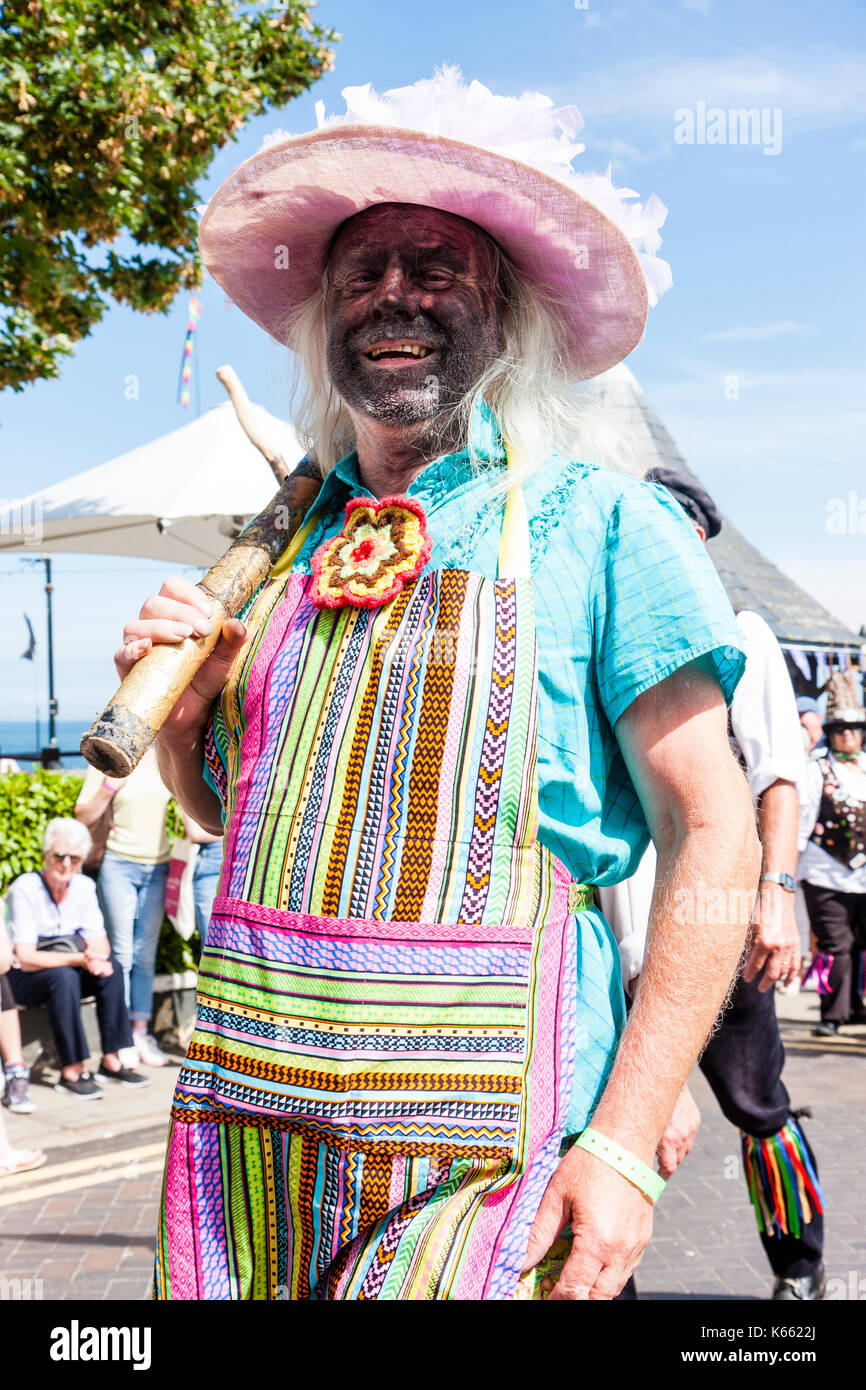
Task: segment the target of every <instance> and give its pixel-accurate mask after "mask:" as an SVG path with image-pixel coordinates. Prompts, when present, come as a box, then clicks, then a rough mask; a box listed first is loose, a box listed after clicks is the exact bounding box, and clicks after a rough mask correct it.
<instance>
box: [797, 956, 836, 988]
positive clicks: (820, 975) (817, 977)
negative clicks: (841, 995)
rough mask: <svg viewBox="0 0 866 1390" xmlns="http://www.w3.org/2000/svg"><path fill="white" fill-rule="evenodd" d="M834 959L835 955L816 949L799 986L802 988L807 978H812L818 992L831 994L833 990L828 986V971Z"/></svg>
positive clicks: (831, 967)
mask: <svg viewBox="0 0 866 1390" xmlns="http://www.w3.org/2000/svg"><path fill="white" fill-rule="evenodd" d="M835 959H836V957H835V956H832V955H830V954H829V952H827V951H818V952H817V953H816V955H815V956H814V958H813V960H812V963H811V965H810V966H809V969H808V970H807V971H806V973H805V975H804V976H803V981H802V984H801V986H800V988H801V989H802V987H803V985H805V983H806V981H807V980H812V979H814V981H815V987H816V989H817V991H818V993H819V994H832V993H833V991H832V990H831V988H830V971H831V970H832V969H833V961H834V960H835Z"/></svg>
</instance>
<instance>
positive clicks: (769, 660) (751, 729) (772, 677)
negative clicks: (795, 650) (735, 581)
mask: <svg viewBox="0 0 866 1390" xmlns="http://www.w3.org/2000/svg"><path fill="white" fill-rule="evenodd" d="M737 626H738V627H739V629H740V632H741V634H742V637H743V646H744V648H745V652H746V669H745V671H744V672H743V675H742V677H741V679H740V683H739V685H738V686H737V688H736V690H735V691H734V698H733V701H732V703H731V726H732V728H733V731H734V735H735V737H736V740H737V742H738V744H739V745H740V748H741V749H742V753H743V758H744V759H745V763H746V772H747V776H748V779H749V789H750V791H751V793H752V795H753V796H755V797H758V796H760V795H761V793H762V792H765V791H766V790H767V788H768V787H769V786H772V784H773V782H776V781H780V780H781V781H785V782H794V783H797V782H798V781H799V780H800V778H801V776H802V773H803V769H804V765H805V753H804V749H803V734H802V731H801V729H800V716H799V715H798V713H797V701H796V698H795V696H794V687H793V686H792V685H791V677H790V676H789V675H788V668H787V667H786V665H785V658H784V656H783V655H782V649H781V647H780V646H779V643H778V642H777V641H776V638H775V636H774V635H773V632H772V630H771V629H770V628H769V627H768V625H767V624H766V623H765V622H764V619H763V618H760V617H759V616H758V614H757V613H750V612H748V611H746V612H743V613H738V614H737Z"/></svg>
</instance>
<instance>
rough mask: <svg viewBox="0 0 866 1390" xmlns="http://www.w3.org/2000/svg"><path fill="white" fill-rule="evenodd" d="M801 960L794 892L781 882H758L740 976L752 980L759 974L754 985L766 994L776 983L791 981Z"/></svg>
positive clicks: (798, 969) (786, 983) (788, 982)
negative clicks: (789, 890)
mask: <svg viewBox="0 0 866 1390" xmlns="http://www.w3.org/2000/svg"><path fill="white" fill-rule="evenodd" d="M801 960H802V950H801V947H800V933H799V931H798V929H797V919H796V918H795V916H794V894H793V893H788V892H786V891H785V889H784V888H783V887H782V886H781V884H778V883H762V884H761V885H760V889H759V892H758V899H757V902H756V904H755V915H754V918H753V922H752V934H751V938H750V946H749V952H748V955H747V956H746V964H745V968H744V970H743V979H744V980H754V979H755V978H756V977H757V976H758V975H761V979H760V981H759V983H758V989H759V990H760V991H761V993H762V994H766V992H767V990H769V989H772V988H773V986H774V985H775V984H776V983H779V984H783V985H789V984H791V982H792V981H793V980H794V979H795V978H796V976H797V975H798V974H799V972H800V964H801ZM761 971H763V974H761Z"/></svg>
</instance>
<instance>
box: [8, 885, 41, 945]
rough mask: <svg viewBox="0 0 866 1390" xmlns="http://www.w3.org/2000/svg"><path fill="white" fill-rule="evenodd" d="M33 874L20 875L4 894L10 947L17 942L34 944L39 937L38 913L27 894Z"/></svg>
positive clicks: (31, 898)
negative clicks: (10, 941)
mask: <svg viewBox="0 0 866 1390" xmlns="http://www.w3.org/2000/svg"><path fill="white" fill-rule="evenodd" d="M35 877H36V875H35V874H22V876H21V878H16V880H15V882H14V883H12V884H10V886H9V890H8V892H7V894H6V913H7V917H8V921H9V935H10V937H11V938H12V945H13V946H17V945H18V943H19V942H21V941H23V942H25V943H27V942H32V943H33V945H35V944H36V940H37V938H38V936H39V913H38V910H37V907H36V903H35V902H34V899H33V895H32V893H30V892H28V889H29V887H30V883H31V881H32V880H33V879H34V878H35Z"/></svg>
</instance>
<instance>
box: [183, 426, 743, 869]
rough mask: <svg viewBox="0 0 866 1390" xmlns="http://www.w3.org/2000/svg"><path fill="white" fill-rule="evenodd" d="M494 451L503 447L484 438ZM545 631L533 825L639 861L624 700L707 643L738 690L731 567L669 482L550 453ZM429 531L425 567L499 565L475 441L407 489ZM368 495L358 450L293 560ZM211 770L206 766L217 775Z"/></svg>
mask: <svg viewBox="0 0 866 1390" xmlns="http://www.w3.org/2000/svg"><path fill="white" fill-rule="evenodd" d="M489 457H490V460H491V466H492V467H494V468H501V467H502V466H503V464H504V455H501V454H499V453H497V451H496V448H495V446H493V447H492V448H491V449H490V450H489ZM523 491H524V497H525V500H526V508H527V512H528V515H529V532H530V553H531V561H532V574H533V591H534V601H535V620H536V629H537V637H538V673H539V674H538V716H539V733H538V780H539V839H540V840H541V842H542V843H543V844H545V845H547V846H548V848H549V849H550V850H552V852H553V853H554V854H555V855H556V856H557V857H558V858H559V859H560V860H561V861H562V862H563V864H564V865H565V866H566V868H567V869H568V870H569V872H570V873H571V874H572V876H573V877H574V878H576V879H578V880H579V881H580V882H582V883H597V884H612V883H618V882H619V881H620V879H623V878H627V877H628V876H629V875H630V874H631V873H632V872H633V871H634V869H635V868H636V867H637V864H638V862H639V860H640V858H641V856H642V854H643V852H644V850H645V849H646V846H647V844H648V841H649V832H648V830H647V825H646V819H645V816H644V813H643V809H642V807H641V804H640V801H639V800H638V797H637V793H636V791H635V788H634V785H633V783H632V780H631V778H630V776H629V774H628V771H627V769H626V766H625V762H624V761H623V757H622V754H621V752H620V748H619V744H618V743H617V740H616V736H615V732H614V730H615V726H616V722H617V720H618V719H619V717H620V715H621V714H622V713H623V710H625V709H627V708H628V706H629V705H630V704H631V702H632V700H634V699H635V697H636V696H637V695H640V694H641V692H642V691H644V690H648V689H649V688H650V686H653V685H655V684H657V682H658V681H662V680H664V679H665V677H666V676H669V675H671V674H672V673H673V672H674V671H676V670H677V669H678V667H680V666H683V665H685V663H686V662H689V661H694V660H695V659H697V658H701V659H702V664H703V665H704V666H705V668H706V669H707V670H708V671H709V672H710V673H711V674H712V675H713V676H714V677H715V678H716V679H717V680H718V682H719V684H720V686H721V688H722V691H723V692H724V696H725V700H726V701H727V702H728V703H730V700H731V696H732V695H733V692H734V689H735V687H736V684H737V681H738V680H739V678H740V675H741V673H742V670H743V666H744V664H745V656H744V654H743V652H742V650H741V646H740V637H739V630H738V628H737V625H736V621H735V618H734V614H733V610H732V608H731V605H730V603H729V602H728V599H727V596H726V594H725V591H724V589H723V587H722V584H721V581H720V580H719V577H718V575H717V573H716V571H715V569H714V567H713V564H712V561H711V560H710V559H709V556H708V555H707V553H706V551H705V549H704V546H703V545H702V544H701V542H700V540H699V539H698V536H697V534H696V532H695V530H694V528H693V526H692V524H691V522H690V521H689V520H688V518H687V517H686V515H685V512H684V511H683V510H682V508H681V507H680V505H679V503H677V502H675V501H674V499H673V498H672V497H671V495H670V493H669V492H667V491H666V489H665V488H663V487H661V486H658V485H655V484H651V483H644V482H641V481H639V480H638V479H636V478H632V477H628V476H625V475H623V474H621V473H614V472H610V471H608V470H606V469H602V468H599V467H597V466H596V465H593V464H586V463H578V462H573V461H567V460H563V459H560V458H556V457H552V458H551V459H550V460H549V462H548V463H547V464H546V465H545V467H544V468H543V469H542V470H541V471H540V472H539V473H537V474H535V475H534V476H533V477H532V478H531V479H530V480H529V481H528V482H526V483H524V485H523ZM408 495H409V496H410V497H414V498H415V499H416V500H417V501H418V502H420V503H421V505H422V507H423V508H424V510H425V512H426V514H427V523H428V527H429V530H430V533H431V535H432V536H433V540H434V544H433V552H432V555H431V557H430V561H429V565H430V567H431V568H434V569H435V568H456V569H470V570H474V571H475V572H476V573H479V574H483V575H485V576H486V577H488V578H490V579H494V578H496V573H497V563H498V557H499V535H500V529H501V524H502V505H501V503H497V504H496V505H495V506H494V507H493V508H491V505H490V502H489V480H488V478H487V476H486V472H481V473H479V472H478V471H477V470H476V469H473V468H472V466H471V464H470V462H469V456H468V454H467V453H466V452H461V453H457V454H449V455H447V456H445V457H443V458H440V459H437V460H436V461H435V462H434V463H431V464H429V465H428V466H427V467H426V468H425V469H424V470H423V472H422V473H420V474H419V475H418V477H417V478H416V479H415V481H414V482H413V483H412V484H411V486H410V487H409V489H408ZM360 496H364V497H371V496H372V493H370V492H369V491H368V489H367V488H365V487H364V485H363V483H362V482H361V480H360V477H359V475H358V458H357V454H354V453H352V454H349V455H347V456H346V457H345V458H344V459H341V460H340V462H339V463H338V464H337V465H336V466H335V467H334V468H333V469H332V470H331V472H330V473H329V474H328V476H327V478H326V479H325V481H324V483H323V484H322V488H321V491H320V492H319V495H318V498H317V500H316V502H315V504H314V510H315V513H316V524H315V525H314V527H313V530H312V532H311V534H310V536H309V537H308V539H307V541H306V543H305V544H304V546H303V548H302V550H301V551H300V552H299V553H298V555H297V557H296V559H295V562H294V564H293V565H292V569H293V571H294V572H296V573H309V572H310V558H311V556H312V554H313V552H314V550H315V549H316V548H317V547H318V546H319V545H321V544H322V542H323V541H325V540H327V539H329V538H330V537H331V536H333V535H335V534H336V533H337V532H339V531H340V530H341V529H342V525H343V520H344V512H345V507H346V503H347V502H348V501H349V499H350V498H352V497H360ZM209 780H210V779H209Z"/></svg>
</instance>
